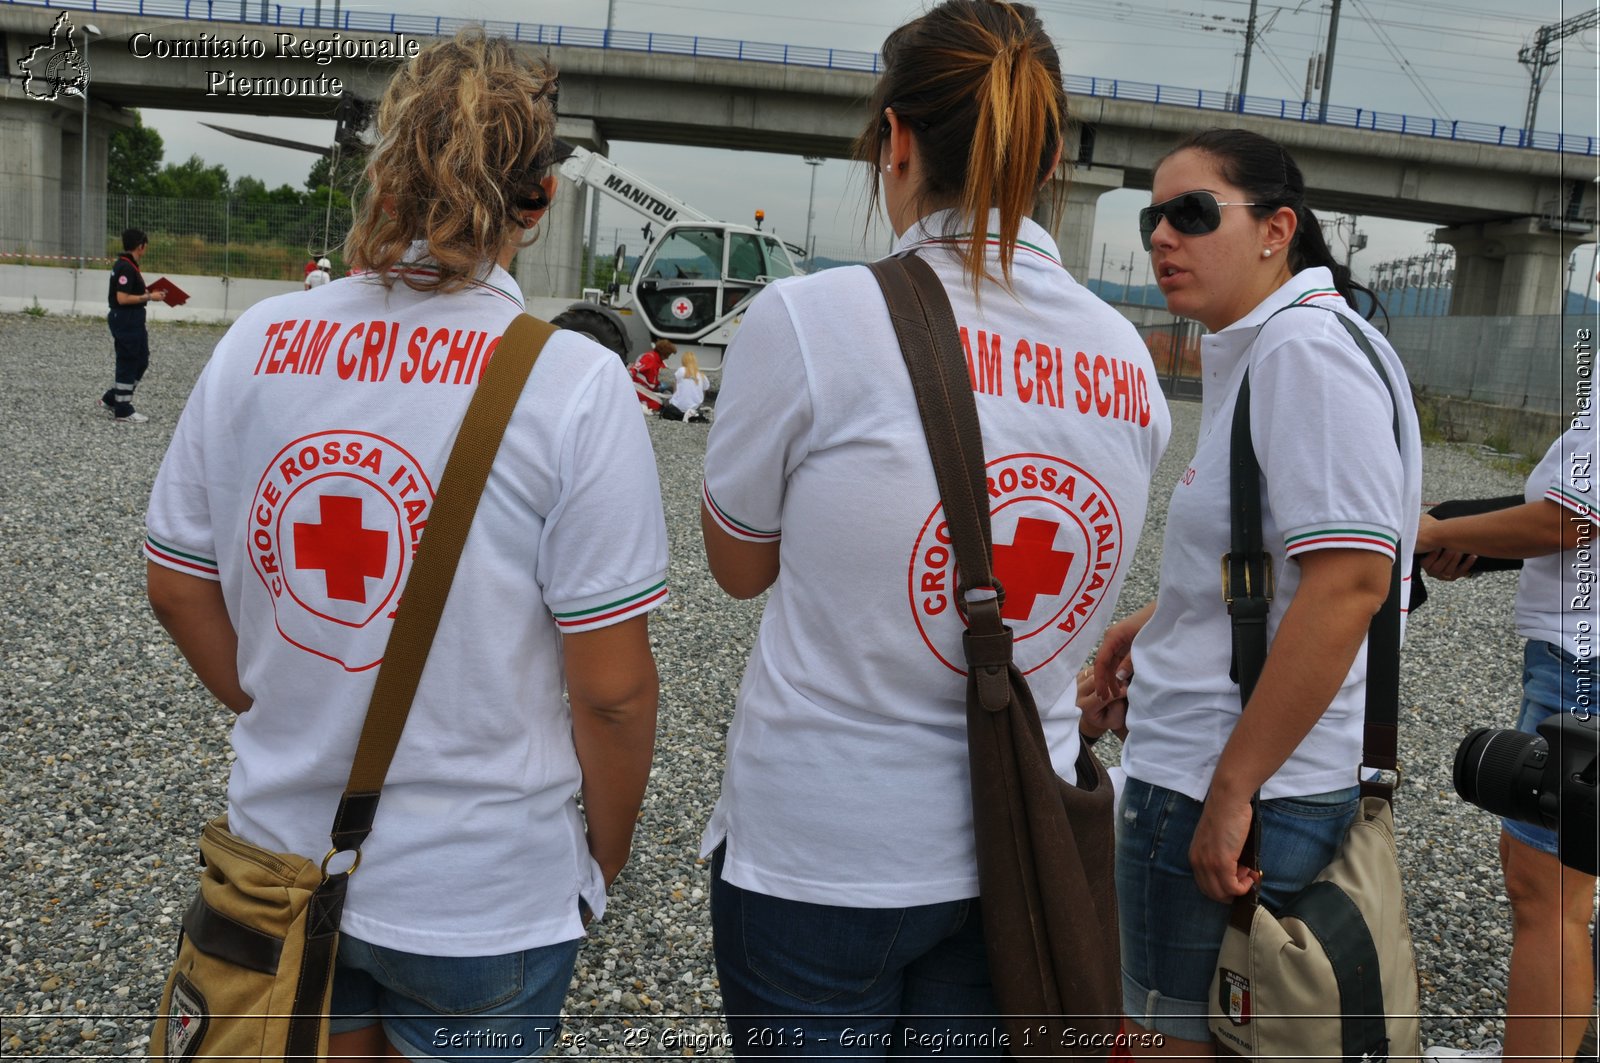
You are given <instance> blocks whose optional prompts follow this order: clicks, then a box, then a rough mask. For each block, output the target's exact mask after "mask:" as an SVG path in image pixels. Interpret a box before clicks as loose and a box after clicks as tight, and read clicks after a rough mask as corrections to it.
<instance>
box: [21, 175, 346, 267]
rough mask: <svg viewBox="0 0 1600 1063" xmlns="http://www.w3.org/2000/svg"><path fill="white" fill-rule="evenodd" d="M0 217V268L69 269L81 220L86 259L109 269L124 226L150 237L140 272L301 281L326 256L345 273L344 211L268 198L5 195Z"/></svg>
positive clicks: (64, 193)
mask: <svg viewBox="0 0 1600 1063" xmlns="http://www.w3.org/2000/svg"><path fill="white" fill-rule="evenodd" d="M9 202H10V204H11V206H10V209H5V210H0V263H4V264H13V265H30V266H60V267H69V266H75V265H77V262H78V256H77V255H76V254H74V253H73V252H74V249H75V248H77V246H78V234H79V232H80V229H79V217H80V213H81V215H82V218H83V223H84V224H83V231H84V237H83V253H84V262H85V264H86V265H87V266H90V267H91V268H109V266H110V264H111V261H112V260H113V259H115V258H116V256H117V255H118V254H120V253H121V251H122V233H123V230H125V229H142V230H143V231H144V233H145V235H146V236H148V237H149V240H150V249H149V251H148V252H147V253H146V257H145V266H146V268H147V269H149V270H154V271H157V272H160V273H180V274H191V275H197V276H212V277H233V278H256V279H263V280H299V279H300V278H301V277H302V276H303V275H304V271H305V264H306V262H307V261H309V260H311V259H315V258H320V257H322V256H323V255H326V256H327V257H328V258H329V259H330V260H331V261H332V262H333V266H334V275H335V276H340V275H342V274H343V273H344V271H345V269H346V263H345V262H344V259H343V256H342V254H341V249H340V247H339V245H341V244H342V243H343V242H344V237H345V234H346V233H347V232H348V231H349V230H350V223H351V220H352V219H351V211H350V208H349V207H348V206H340V205H337V204H334V205H331V206H330V205H329V204H327V203H323V204H320V205H319V204H316V203H309V204H308V203H283V202H272V201H270V200H245V199H239V198H231V197H230V198H226V199H169V198H163V197H157V196H125V195H115V194H105V195H99V196H95V195H91V196H88V197H86V198H84V199H80V198H79V195H78V193H77V192H76V191H72V190H62V191H60V192H58V193H55V194H53V195H51V194H44V195H37V196H33V197H16V196H13V197H9Z"/></svg>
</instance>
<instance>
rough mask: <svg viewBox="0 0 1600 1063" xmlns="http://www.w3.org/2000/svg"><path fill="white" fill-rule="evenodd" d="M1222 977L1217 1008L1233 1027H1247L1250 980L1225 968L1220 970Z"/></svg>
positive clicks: (1248, 1020)
mask: <svg viewBox="0 0 1600 1063" xmlns="http://www.w3.org/2000/svg"><path fill="white" fill-rule="evenodd" d="M1219 973H1220V974H1221V975H1222V981H1221V985H1220V987H1219V990H1220V991H1219V992H1218V994H1217V995H1218V996H1219V997H1221V998H1222V999H1220V1000H1218V1001H1217V1006H1218V1007H1220V1008H1221V1009H1222V1011H1223V1014H1225V1015H1227V1016H1228V1021H1229V1022H1231V1023H1233V1024H1234V1025H1235V1026H1248V1025H1249V1024H1250V979H1248V978H1246V977H1245V976H1244V975H1242V974H1240V973H1239V972H1238V971H1230V970H1228V969H1227V968H1226V967H1223V968H1221V969H1220V971H1219Z"/></svg>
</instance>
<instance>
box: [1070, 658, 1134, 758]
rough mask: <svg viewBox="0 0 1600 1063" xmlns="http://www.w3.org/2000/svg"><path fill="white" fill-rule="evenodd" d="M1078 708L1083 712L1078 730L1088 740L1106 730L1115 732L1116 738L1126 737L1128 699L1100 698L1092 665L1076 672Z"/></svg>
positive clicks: (1097, 736)
mask: <svg viewBox="0 0 1600 1063" xmlns="http://www.w3.org/2000/svg"><path fill="white" fill-rule="evenodd" d="M1078 708H1079V710H1080V711H1082V713H1083V718H1082V719H1080V720H1079V721H1078V730H1079V731H1080V732H1081V733H1082V734H1083V736H1084V737H1085V738H1087V739H1089V740H1090V741H1093V740H1094V739H1096V738H1099V737H1100V736H1101V735H1103V734H1105V733H1106V732H1107V731H1114V732H1116V735H1117V737H1118V738H1127V737H1128V699H1127V698H1126V697H1120V698H1113V699H1111V700H1109V701H1108V700H1106V699H1105V698H1102V697H1101V696H1100V695H1099V693H1098V692H1097V691H1096V690H1095V677H1094V668H1093V667H1092V666H1085V667H1084V669H1083V670H1082V671H1080V672H1079V673H1078Z"/></svg>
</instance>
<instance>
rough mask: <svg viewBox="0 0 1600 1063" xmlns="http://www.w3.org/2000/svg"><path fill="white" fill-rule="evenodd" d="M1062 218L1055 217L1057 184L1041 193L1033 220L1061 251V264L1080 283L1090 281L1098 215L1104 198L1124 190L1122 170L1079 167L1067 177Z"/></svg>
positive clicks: (1046, 187)
mask: <svg viewBox="0 0 1600 1063" xmlns="http://www.w3.org/2000/svg"><path fill="white" fill-rule="evenodd" d="M1066 184H1067V192H1066V195H1065V196H1063V197H1061V198H1062V200H1063V202H1062V209H1061V216H1060V217H1056V216H1055V209H1054V207H1055V200H1056V198H1057V197H1056V188H1057V182H1056V181H1052V182H1051V183H1050V184H1048V185H1046V186H1045V188H1044V191H1042V192H1041V193H1039V204H1038V206H1037V207H1036V208H1035V209H1034V212H1033V220H1034V221H1036V222H1038V223H1039V224H1040V225H1042V226H1044V228H1045V231H1046V232H1048V233H1050V235H1051V236H1053V237H1054V238H1055V241H1056V247H1058V248H1059V249H1060V250H1061V264H1062V265H1063V266H1066V267H1067V272H1068V273H1071V274H1072V276H1073V279H1075V280H1076V281H1077V282H1078V283H1079V284H1087V283H1088V282H1089V259H1090V256H1091V254H1092V252H1093V250H1094V216H1095V209H1096V206H1097V205H1098V203H1099V202H1100V197H1101V196H1103V195H1105V194H1106V193H1107V192H1110V191H1113V190H1115V189H1118V188H1121V187H1122V171H1121V170H1117V169H1113V168H1111V167H1109V166H1078V167H1074V168H1073V170H1072V171H1071V172H1070V173H1069V174H1068V175H1067V177H1066Z"/></svg>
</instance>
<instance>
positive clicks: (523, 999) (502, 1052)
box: [329, 934, 582, 1061]
mask: <svg viewBox="0 0 1600 1063" xmlns="http://www.w3.org/2000/svg"><path fill="white" fill-rule="evenodd" d="M581 943H582V939H581V938H574V939H573V940H572V941H563V942H561V943H559V944H555V945H545V946H542V947H540V948H533V949H527V950H526V951H523V952H511V953H506V954H505V955H501V956H422V955H418V954H416V953H411V952H401V951H400V950H398V949H387V948H383V947H382V946H379V945H371V944H368V943H367V942H365V941H362V940H360V939H359V938H354V937H351V936H350V935H349V934H345V935H343V936H341V937H340V939H339V959H338V964H337V966H336V967H335V970H334V975H333V1001H332V1003H331V1004H330V1006H329V1013H330V1014H331V1015H333V1016H334V1018H333V1019H332V1020H331V1022H330V1025H329V1029H330V1030H331V1031H332V1032H333V1033H348V1032H349V1031H351V1030H360V1029H364V1028H365V1027H368V1026H371V1025H373V1024H374V1023H375V1022H377V1021H379V1020H381V1021H382V1023H383V1032H384V1034H385V1036H387V1037H388V1038H389V1043H390V1044H392V1045H394V1046H395V1048H397V1049H399V1050H400V1051H401V1052H403V1053H404V1054H405V1055H406V1056H408V1057H409V1058H411V1059H440V1060H451V1061H455V1060H460V1061H469V1060H482V1059H511V1060H517V1059H534V1058H537V1057H539V1056H542V1055H544V1054H545V1053H546V1052H548V1051H549V1050H550V1048H551V1046H552V1045H553V1044H554V1043H555V1041H556V1038H557V1037H558V1036H560V1033H561V1004H562V1002H563V1001H564V1000H565V999H566V996H567V986H568V984H570V983H571V981H572V969H573V966H574V965H575V964H576V962H577V958H578V946H579V945H580V944H581Z"/></svg>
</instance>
